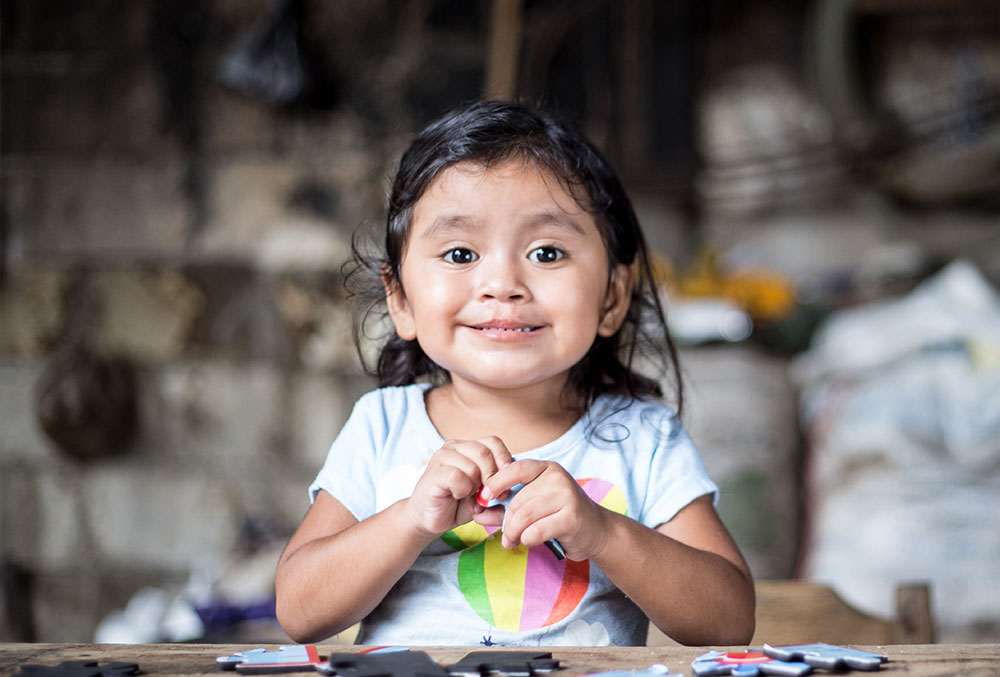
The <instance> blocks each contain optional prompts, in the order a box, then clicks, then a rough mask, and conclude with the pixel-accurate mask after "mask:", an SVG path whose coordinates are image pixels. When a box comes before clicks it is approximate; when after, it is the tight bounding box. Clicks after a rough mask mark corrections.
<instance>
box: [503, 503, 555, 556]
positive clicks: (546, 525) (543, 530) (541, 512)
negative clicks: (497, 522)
mask: <svg viewBox="0 0 1000 677" xmlns="http://www.w3.org/2000/svg"><path fill="white" fill-rule="evenodd" d="M521 496H522V495H521V494H520V493H519V494H518V495H517V497H516V498H515V500H516V501H517V504H516V505H515V504H514V502H513V501H512V502H511V505H510V508H509V509H508V510H507V511H506V513H505V515H504V522H503V541H504V545H505V546H507V547H515V546H517V544H519V543H523V544H524V545H526V546H528V547H531V546H534V545H538V544H540V543H542V542H544V541H547V540H549V539H550V538H555V537H557V536H558V535H559V534H558V533H555V532H557V531H558V530H559V522H558V520H556V519H554V518H556V517H557V516H558V515H559V513H560V511H561V510H562V508H563V503H562V501H560V500H558V499H556V498H554V497H553V496H551V495H550V494H547V493H545V494H538V493H535V494H533V495H529V496H525V497H524V498H523V499H521ZM518 499H521V500H518Z"/></svg>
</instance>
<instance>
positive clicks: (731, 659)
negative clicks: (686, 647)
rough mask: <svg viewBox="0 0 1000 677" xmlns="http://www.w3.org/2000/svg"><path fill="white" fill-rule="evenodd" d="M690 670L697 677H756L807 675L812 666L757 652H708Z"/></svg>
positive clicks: (692, 663) (698, 658)
mask: <svg viewBox="0 0 1000 677" xmlns="http://www.w3.org/2000/svg"><path fill="white" fill-rule="evenodd" d="M691 670H692V671H694V674H695V675H697V676H698V677H709V676H711V675H738V676H739V677H756V676H757V675H788V676H789V677H797V676H798V675H808V674H809V673H810V672H812V666H811V665H808V664H806V663H801V662H796V661H779V660H775V659H773V658H771V657H770V656H766V655H764V654H763V653H761V652H759V651H740V652H732V651H731V652H728V653H725V652H722V651H709V652H708V653H706V654H702V655H701V656H698V657H697V658H695V659H694V661H692V662H691Z"/></svg>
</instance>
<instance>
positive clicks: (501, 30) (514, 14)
mask: <svg viewBox="0 0 1000 677" xmlns="http://www.w3.org/2000/svg"><path fill="white" fill-rule="evenodd" d="M523 33H524V0H493V2H492V4H491V7H490V33H489V42H488V43H487V45H486V78H485V81H484V84H483V96H484V97H485V98H487V99H503V100H507V101H509V100H511V99H513V98H514V96H515V95H516V94H517V71H518V67H519V65H520V62H521V41H522V36H523Z"/></svg>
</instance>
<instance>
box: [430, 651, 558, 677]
mask: <svg viewBox="0 0 1000 677" xmlns="http://www.w3.org/2000/svg"><path fill="white" fill-rule="evenodd" d="M560 667H561V666H560V664H559V661H558V660H557V659H554V658H552V652H551V651H473V652H471V653H469V654H466V655H465V656H464V657H463V658H462V660H460V661H459V662H457V663H455V664H454V665H449V666H448V667H447V670H448V673H449V674H451V675H453V676H457V675H464V676H469V677H473V676H476V675H478V676H481V677H485V676H486V675H495V674H505V675H515V676H530V675H536V674H541V673H546V672H552V671H553V670H558V669H559V668H560Z"/></svg>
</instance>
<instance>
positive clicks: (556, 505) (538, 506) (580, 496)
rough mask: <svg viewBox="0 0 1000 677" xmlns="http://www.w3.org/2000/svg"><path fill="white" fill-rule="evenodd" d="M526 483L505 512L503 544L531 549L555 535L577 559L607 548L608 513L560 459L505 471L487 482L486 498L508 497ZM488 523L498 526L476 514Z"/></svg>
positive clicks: (513, 466) (519, 463) (523, 463)
mask: <svg viewBox="0 0 1000 677" xmlns="http://www.w3.org/2000/svg"><path fill="white" fill-rule="evenodd" d="M518 483H521V484H524V485H525V486H524V488H523V489H521V490H520V491H519V492H517V494H516V495H515V496H514V498H513V499H512V500H511V501H510V505H509V506H508V507H507V512H506V514H505V515H504V516H503V540H502V542H503V545H504V547H507V548H514V547H517V545H518V544H524V545H526V546H528V547H532V546H535V545H539V544H541V543H544V542H545V541H547V540H550V539H556V540H558V541H559V544H560V545H562V547H563V549H565V551H566V556H567V557H569V558H570V559H573V560H584V559H590V558H593V557H595V556H596V555H598V554H600V552H601V551H602V550H603V549H604V547H605V542H606V540H607V534H608V527H609V522H608V519H609V513H608V511H607V510H605V509H604V508H602V507H601V506H599V505H597V504H596V503H594V502H593V501H592V500H591V499H590V497H589V496H587V494H586V493H584V491H583V489H582V488H581V487H580V485H579V484H578V483H577V482H576V480H574V479H573V477H572V476H571V475H570V474H569V473H568V472H566V470H565V469H564V468H563V467H562V466H561V465H559V464H558V463H553V462H548V461H532V460H523V461H517V462H516V463H511V464H510V465H508V466H506V467H504V468H502V469H500V470H499V471H498V472H497V473H496V474H494V475H493V476H492V477H489V478H487V480H486V481H485V485H486V489H485V490H484V496H485V497H486V498H490V497H494V496H501V497H502V496H503V495H504V494H505V493H506V491H507V490H508V489H510V488H511V487H512V486H514V485H515V484H518ZM475 519H476V521H477V522H479V523H480V524H483V525H484V526H491V525H492V526H496V525H497V523H496V521H495V518H493V517H492V516H491V515H486V514H483V515H478V514H477V515H476V516H475Z"/></svg>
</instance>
